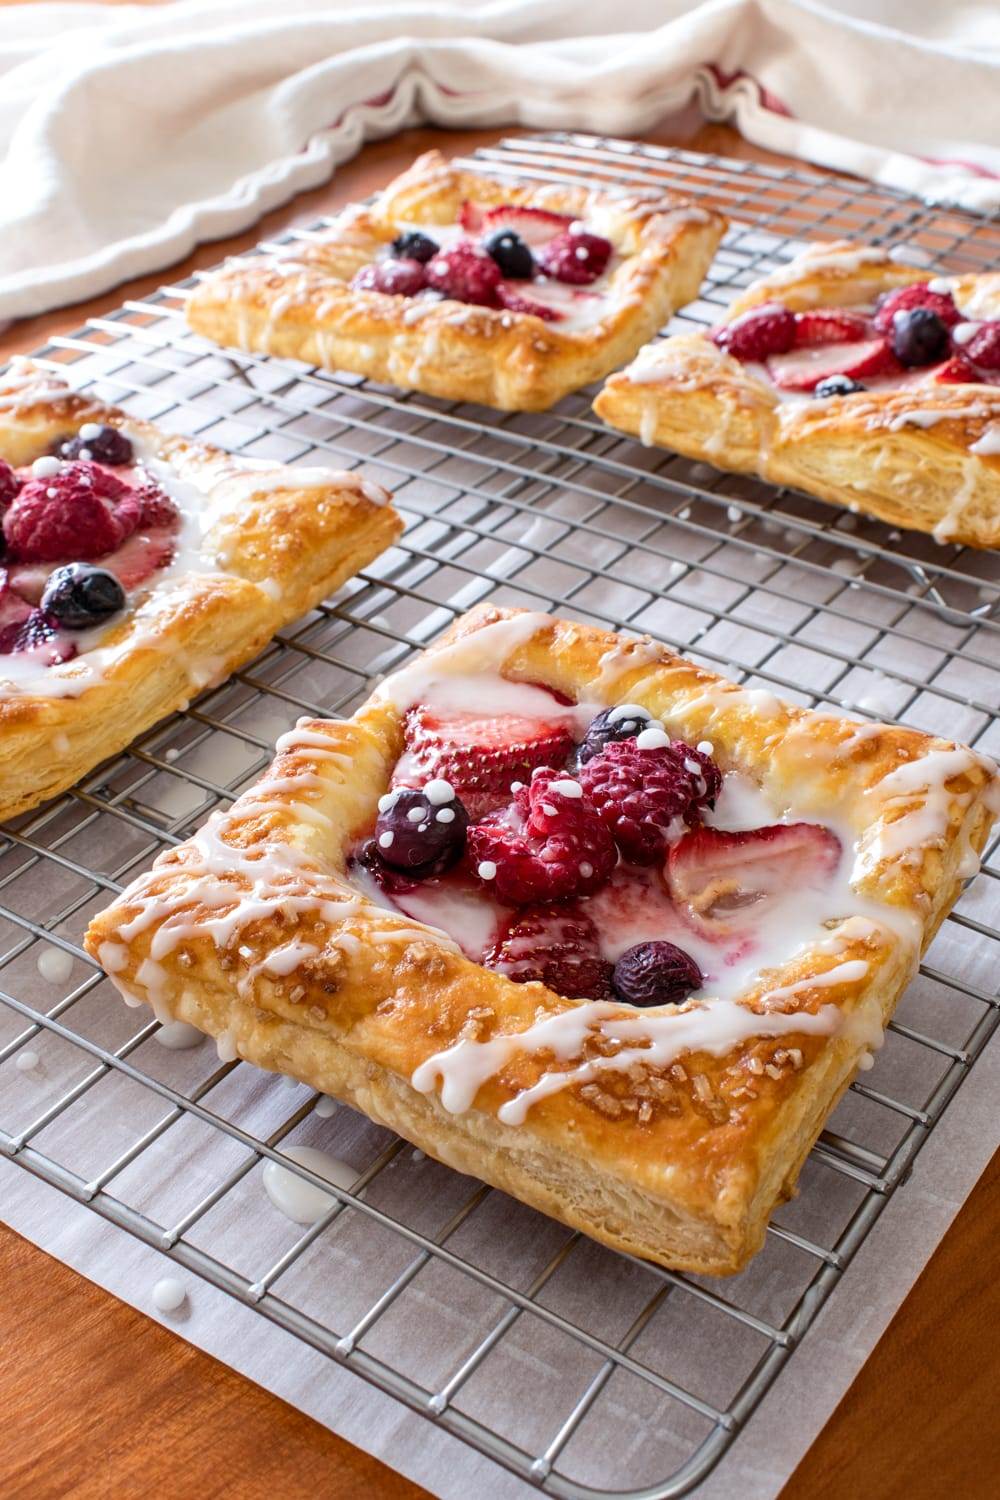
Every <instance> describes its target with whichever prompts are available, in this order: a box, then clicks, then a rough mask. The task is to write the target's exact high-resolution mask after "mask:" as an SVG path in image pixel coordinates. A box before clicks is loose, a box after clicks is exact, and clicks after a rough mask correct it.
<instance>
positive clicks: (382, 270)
mask: <svg viewBox="0 0 1000 1500" xmlns="http://www.w3.org/2000/svg"><path fill="white" fill-rule="evenodd" d="M426 285H427V272H426V271H425V269H424V267H423V265H422V264H421V262H420V261H419V260H416V259H414V258H413V257H404V258H403V259H401V260H396V259H393V258H389V259H386V260H376V261H373V262H372V264H371V265H369V266H362V267H361V270H360V271H358V272H357V273H356V275H355V277H354V279H353V281H352V282H351V286H353V287H354V288H356V290H358V291H362V292H385V293H386V294H387V295H388V296H390V297H415V296H416V294H417V292H422V291H423V289H424V287H425V286H426Z"/></svg>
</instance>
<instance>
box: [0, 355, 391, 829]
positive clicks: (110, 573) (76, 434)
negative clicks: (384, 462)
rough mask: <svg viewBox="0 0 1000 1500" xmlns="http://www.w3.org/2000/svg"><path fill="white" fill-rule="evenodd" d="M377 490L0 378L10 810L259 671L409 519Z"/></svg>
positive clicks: (42, 378) (4, 781) (3, 786)
mask: <svg viewBox="0 0 1000 1500" xmlns="http://www.w3.org/2000/svg"><path fill="white" fill-rule="evenodd" d="M388 500H389V496H388V495H387V494H386V492H385V491H384V490H382V489H381V488H380V487H379V486H378V485H374V484H370V483H369V482H368V481H366V480H364V479H362V478H361V476H359V475H357V474H351V473H347V472H343V471H340V470H335V469H318V468H312V469H301V468H299V469H295V468H287V467H282V466H279V465H275V464H270V463H262V462H259V461H253V460H247V459H239V458H234V457H233V456H231V455H230V454H228V453H224V452H222V451H221V450H220V449H217V448H212V447H209V446H207V445H205V444H201V443H194V442H189V441H187V440H186V439H185V438H181V437H175V436H172V435H168V434H166V433H163V432H160V431H158V430H157V429H156V428H155V427H154V426H151V425H150V424H149V423H148V422H141V421H137V420H135V419H133V418H131V417H128V416H126V415H125V414H124V413H123V412H121V411H117V410H116V409H115V408H113V407H109V406H105V405H103V404H102V403H101V402H99V401H95V400H92V399H90V398H89V397H86V396H82V395H75V394H73V393H72V392H71V391H70V389H69V387H68V386H67V385H66V383H65V382H64V381H63V380H61V379H60V378H58V377H57V376H54V375H50V374H49V373H47V372H45V371H43V370H42V369H41V368H39V367H37V366H34V365H32V364H31V363H30V362H28V361H21V362H18V363H16V364H15V365H14V366H12V367H11V369H10V370H8V371H7V373H6V374H4V375H2V376H0V508H2V512H3V532H4V556H3V562H2V568H0V818H9V817H12V816H13V815H14V814H15V813H19V812H23V811H25V810H26V809H27V808H30V807H34V806H35V805H36V804H37V803H39V802H42V801H44V800H45V799H46V798H48V797H52V796H54V795H55V794H56V793H58V792H61V791H64V790H65V789H66V788H67V787H69V786H72V784H73V783H74V782H75V781H77V780H79V778H80V777H81V776H82V775H83V774H84V773H85V772H87V771H89V770H90V769H91V768H92V767H94V766H96V765H98V764H99V763H100V762H101V761H103V760H105V759H106V758H107V757H108V756H109V755H112V754H115V753H116V752H117V751H119V750H121V749H122V748H124V746H125V745H127V744H128V743H129V742H130V741H131V740H132V739H134V738H135V736H136V735H137V734H139V733H141V732H142V731H143V730H145V729H148V728H149V727H150V726H151V725H152V724H154V723H156V721H157V720H158V719H161V718H163V717H164V715H166V714H169V713H172V712H173V711H174V710H175V709H177V708H181V707H184V706H186V704H187V703H188V701H189V700H190V699H191V698H192V697H194V696H195V695H196V694H197V693H198V692H199V691H201V689H202V688H204V687H206V686H207V685H208V684H209V683H214V682H221V681H222V680H223V678H225V677H226V675H227V674H228V673H229V672H230V671H232V669H233V668H234V667H235V666H237V665H238V664H239V663H241V662H245V661H249V660H250V658H251V657H253V656H254V655H256V653H257V652H258V651H259V650H260V648H261V647H262V646H263V645H264V644H265V643H266V641H267V640H268V639H269V638H270V636H271V635H273V633H274V631H275V630H276V629H277V628H278V627H279V626H280V625H283V624H286V623H288V622H289V621H291V620H294V619H296V618H298V616H299V615H301V614H304V613H305V612H306V611H307V610H308V609H310V608H312V607H313V606H314V605H315V604H317V603H318V602H319V600H321V599H322V598H324V596H325V595H327V594H328V593H330V592H331V591H332V590H334V589H336V588H337V587H338V586H339V585H340V584H341V583H343V581H344V580H345V579H346V578H348V577H349V576H350V575H351V574H352V573H354V572H356V571H357V569H358V568H360V567H363V566H364V565H365V564H366V563H368V562H370V561H371V560H372V559H373V558H374V557H376V556H377V555H378V554H379V553H380V552H382V551H383V550H384V549H385V548H386V547H387V546H388V545H389V544H390V543H391V542H392V541H393V539H394V538H395V537H396V536H397V535H398V534H399V532H400V530H401V529H402V523H401V521H400V519H399V517H398V515H397V514H396V512H395V511H394V510H393V509H392V507H391V505H389V504H388Z"/></svg>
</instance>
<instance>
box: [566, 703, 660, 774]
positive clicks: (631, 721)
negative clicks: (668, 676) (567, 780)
mask: <svg viewBox="0 0 1000 1500" xmlns="http://www.w3.org/2000/svg"><path fill="white" fill-rule="evenodd" d="M652 719H653V715H652V714H651V713H648V712H647V711H646V709H644V708H640V707H639V705H638V704H637V703H622V704H619V706H618V707H617V708H605V709H602V710H601V712H600V713H599V714H598V715H597V718H596V719H591V721H590V728H589V729H588V730H587V733H586V735H585V736H584V738H583V741H582V743H581V744H580V745H579V746H578V747H577V751H576V767H577V769H579V768H580V766H585V765H586V764H587V762H588V760H593V758H594V756H595V755H600V753H601V751H602V750H603V749H604V747H605V745H610V744H611V743H612V741H613V740H631V739H634V738H635V736H636V735H637V734H641V733H642V731H643V730H644V729H648V728H649V726H650V724H651V723H652Z"/></svg>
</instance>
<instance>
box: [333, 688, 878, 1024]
mask: <svg viewBox="0 0 1000 1500" xmlns="http://www.w3.org/2000/svg"><path fill="white" fill-rule="evenodd" d="M476 690H479V691H481V692H485V693H486V694H487V700H488V698H489V695H490V693H491V688H490V685H489V682H488V681H484V680H483V679H482V678H475V677H472V678H469V679H468V680H467V681H466V682H465V683H462V682H459V683H457V684H455V683H452V684H448V685H446V686H445V687H444V688H442V687H441V686H440V685H439V684H436V683H435V681H434V680H432V681H431V683H430V685H429V687H428V688H427V689H426V691H425V693H424V695H423V701H418V702H417V703H416V704H415V705H414V706H413V707H411V708H410V709H408V710H407V711H406V715H405V719H404V748H403V753H402V755H401V756H400V759H399V761H398V762H397V764H396V767H395V770H394V773H393V778H392V786H391V788H390V790H389V791H388V792H387V793H386V794H385V795H384V796H383V797H382V798H381V799H380V801H379V804H378V812H377V816H376V818H375V821H374V825H373V826H370V827H369V829H368V830H367V832H366V833H365V835H364V837H363V838H362V839H361V840H360V841H359V843H358V844H357V845H356V847H355V850H354V853H353V855H352V857H351V862H350V868H351V874H352V878H353V879H354V881H355V883H356V884H357V885H359V886H360V887H361V888H362V889H363V890H365V891H366V892H367V893H368V894H369V895H371V896H372V898H373V899H374V900H376V901H378V902H380V903H381V904H383V905H387V906H389V907H390V908H391V909H394V910H397V911H401V912H403V913H405V914H406V915H408V916H410V917H412V918H414V919H415V920H417V921H420V922H424V923H427V924H429V925H431V926H433V927H436V928H438V929H441V930H443V931H445V932H446V933H448V934H449V935H450V936H452V937H453V938H454V940H455V941H456V942H457V943H458V945H459V946H460V947H461V949H462V951H463V952H464V953H465V954H466V956H467V957H469V958H471V959H473V960H474V961H476V962H478V963H482V964H484V965H485V966H486V967H488V968H491V969H494V970H496V971H497V972H498V973H501V974H504V975H505V976H506V977H507V978H509V979H511V980H513V981H515V982H516V983H521V984H527V983H540V984H544V985H547V986H548V987H549V988H550V989H552V990H555V991H556V992H557V993H558V994H561V995H563V996H565V997H566V998H568V999H609V998H610V999H617V1000H619V1001H621V1002H622V1003H624V1004H628V1005H634V1006H665V1005H667V1006H669V1005H679V1004H682V1003H683V1002H684V1001H685V1000H687V999H688V998H689V997H690V996H692V995H698V994H701V993H705V994H726V993H736V992H738V990H739V988H740V987H742V986H743V985H746V984H748V983H750V982H752V981H753V979H754V977H755V976H756V974H758V973H759V972H760V970H761V968H762V967H769V966H773V965H774V964H778V963H781V962H783V961H784V960H785V959H787V958H788V957H789V956H790V955H791V953H792V952H794V951H795V948H796V946H797V943H796V940H795V932H796V929H798V928H803V929H804V932H803V937H804V936H806V935H807V934H808V933H809V932H813V933H816V932H819V931H821V930H822V927H823V924H824V922H825V921H827V920H828V919H829V918H830V917H831V916H835V915H837V914H838V912H839V908H840V906H841V904H843V905H844V906H845V907H846V906H847V905H848V903H849V899H850V898H849V896H848V895H846V894H845V892H846V890H847V888H846V885H844V884H843V882H844V880H845V877H844V874H843V867H844V856H845V843H844V842H843V841H842V840H841V839H840V838H839V837H838V836H837V835H836V834H835V833H834V832H833V831H832V830H830V829H829V828H827V827H824V826H822V825H820V824H818V823H811V822H805V821H794V820H792V819H791V818H789V817H788V814H787V813H786V815H785V817H786V821H780V822H779V821H777V820H776V816H775V810H774V809H773V808H772V807H771V805H770V804H769V803H768V802H767V801H766V799H765V798H764V796H763V794H762V793H761V792H760V791H759V789H757V788H756V787H753V786H752V784H751V783H749V782H747V781H746V779H745V778H743V777H741V776H739V775H737V774H735V773H730V774H729V775H728V776H726V777H725V778H724V777H723V774H722V772H721V770H720V768H719V766H718V764H717V763H716V761H715V759H714V756H713V753H712V747H711V745H709V744H707V743H705V744H701V745H698V746H694V745H689V744H687V743H685V742H684V741H680V740H676V739H671V738H670V736H669V735H668V734H667V732H666V731H665V730H664V728H663V725H662V724H661V722H660V721H659V720H657V719H656V718H655V717H654V716H653V715H652V714H651V713H650V712H649V710H647V709H645V708H643V707H642V706H641V705H638V704H635V703H623V704H621V705H619V706H617V707H614V708H609V709H601V710H596V708H593V709H590V710H589V711H588V709H587V707H586V706H584V705H572V704H568V705H567V704H566V703H565V701H564V700H562V699H560V698H559V697H558V696H557V695H555V694H552V693H549V692H548V691H547V690H545V689H541V688H539V687H537V686H534V685H530V684H513V683H510V682H508V681H506V679H503V678H499V679H497V683H496V691H495V693H494V695H493V696H494V697H495V698H496V699H497V700H498V704H499V706H500V707H501V709H503V710H506V709H507V707H508V704H511V705H513V706H514V707H516V708H518V709H520V705H521V703H522V702H523V703H524V711H523V712H520V711H518V712H514V711H501V712H498V713H496V714H490V713H488V712H476V711H473V710H468V711H464V710H459V709H456V708H455V707H453V706H452V705H453V704H454V703H455V702H456V701H457V702H462V701H468V698H467V697H466V692H468V694H469V695H470V696H471V695H472V694H473V693H474V692H475V691H476ZM473 701H474V699H473ZM547 703H548V704H549V705H551V706H550V707H549V708H546V704H547ZM574 727H575V732H574ZM727 823H728V824H729V825H730V826H728V827H727V826H726V825H727ZM838 882H841V884H840V885H838ZM841 897H843V901H842V900H841Z"/></svg>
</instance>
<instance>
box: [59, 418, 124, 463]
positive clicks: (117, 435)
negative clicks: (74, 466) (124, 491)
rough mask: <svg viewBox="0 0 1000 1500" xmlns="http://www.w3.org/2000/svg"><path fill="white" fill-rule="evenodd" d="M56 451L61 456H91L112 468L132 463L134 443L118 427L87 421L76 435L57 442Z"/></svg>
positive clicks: (86, 457)
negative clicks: (102, 425) (101, 425)
mask: <svg viewBox="0 0 1000 1500" xmlns="http://www.w3.org/2000/svg"><path fill="white" fill-rule="evenodd" d="M56 452H57V454H58V456H59V457H60V458H68V459H75V458H82V459H88V458H90V459H93V460H94V462H95V463H98V464H108V465H109V467H111V468H118V467H119V466H120V465H122V464H130V463H131V462H132V458H133V450H132V444H131V442H130V441H129V439H128V438H127V437H126V436H125V434H124V432H119V431H118V428H117V427H98V425H97V423H96V422H85V423H84V425H83V426H82V427H81V429H80V431H79V432H78V433H77V434H76V435H75V436H74V437H71V438H65V439H63V440H61V441H60V442H59V443H57V444H56Z"/></svg>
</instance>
